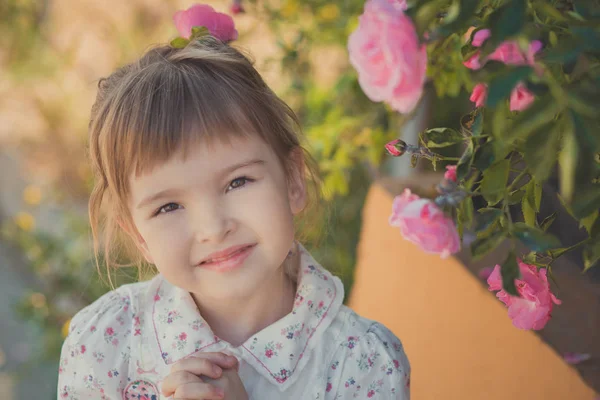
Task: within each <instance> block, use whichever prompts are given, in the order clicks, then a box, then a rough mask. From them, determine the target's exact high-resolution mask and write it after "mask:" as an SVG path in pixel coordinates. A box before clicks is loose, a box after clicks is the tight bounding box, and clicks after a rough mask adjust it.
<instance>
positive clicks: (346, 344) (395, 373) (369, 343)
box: [326, 306, 411, 400]
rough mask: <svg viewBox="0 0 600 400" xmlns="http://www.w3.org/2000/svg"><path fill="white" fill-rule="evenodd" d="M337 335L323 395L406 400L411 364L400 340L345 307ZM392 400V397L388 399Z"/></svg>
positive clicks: (378, 323) (380, 324) (379, 324)
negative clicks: (381, 396)
mask: <svg viewBox="0 0 600 400" xmlns="http://www.w3.org/2000/svg"><path fill="white" fill-rule="evenodd" d="M337 323H338V324H339V327H340V329H339V334H338V338H337V341H336V344H335V350H334V352H333V356H332V358H331V360H330V362H329V364H328V374H327V384H326V385H327V386H326V392H327V393H328V394H331V393H330V392H332V391H333V392H334V393H335V397H332V398H345V397H347V396H348V395H349V394H350V393H352V396H355V395H361V396H362V394H363V393H364V395H365V396H366V397H372V396H374V395H375V394H383V395H384V398H394V399H403V400H405V399H408V398H409V391H410V390H409V386H410V372H411V370H410V363H409V360H408V357H407V355H406V352H405V350H404V346H403V345H402V342H401V341H400V339H399V338H398V337H397V336H396V335H395V334H394V333H393V332H392V331H391V330H390V329H388V328H387V327H386V326H385V325H383V324H382V323H380V322H377V321H373V320H370V319H367V318H364V317H361V316H360V315H358V314H356V313H355V312H354V311H353V310H351V309H350V308H348V307H346V306H344V307H343V308H342V309H341V310H340V313H339V318H338V321H337ZM389 396H391V397H389Z"/></svg>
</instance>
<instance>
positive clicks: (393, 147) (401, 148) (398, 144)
mask: <svg viewBox="0 0 600 400" xmlns="http://www.w3.org/2000/svg"><path fill="white" fill-rule="evenodd" d="M385 149H386V150H387V152H388V153H389V154H390V155H392V156H394V157H399V156H401V155H402V154H404V152H405V151H406V143H405V142H404V141H402V140H400V139H396V140H392V141H391V142H389V143H387V144H386V145H385Z"/></svg>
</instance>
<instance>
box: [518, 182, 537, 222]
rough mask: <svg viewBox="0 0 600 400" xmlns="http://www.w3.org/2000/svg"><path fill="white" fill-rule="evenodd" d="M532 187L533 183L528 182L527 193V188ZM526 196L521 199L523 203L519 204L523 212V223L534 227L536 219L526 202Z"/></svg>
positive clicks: (528, 203) (531, 208) (533, 211)
mask: <svg viewBox="0 0 600 400" xmlns="http://www.w3.org/2000/svg"><path fill="white" fill-rule="evenodd" d="M531 186H533V182H529V183H528V184H527V191H529V187H531ZM527 197H528V196H527V195H525V197H523V201H522V202H521V210H522V211H523V219H524V220H525V223H526V224H527V225H529V226H535V223H536V218H535V214H536V212H535V210H534V209H533V207H531V204H530V202H529V201H528V200H527Z"/></svg>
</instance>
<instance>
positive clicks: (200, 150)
mask: <svg viewBox="0 0 600 400" xmlns="http://www.w3.org/2000/svg"><path fill="white" fill-rule="evenodd" d="M253 159H261V160H263V161H265V163H266V164H267V165H269V167H270V168H274V167H276V165H273V164H278V163H277V162H276V161H277V160H276V156H275V154H274V152H273V151H272V150H271V148H270V146H268V145H267V144H266V143H265V142H264V141H263V140H262V139H261V138H259V137H256V135H249V136H241V135H239V136H235V135H229V136H227V139H223V140H211V141H206V140H202V141H196V142H192V143H190V144H189V145H188V146H182V148H181V149H178V151H176V152H175V153H173V154H172V155H171V157H170V158H169V159H167V160H166V161H162V162H157V163H155V165H153V166H152V167H151V168H147V169H146V170H145V171H142V172H140V171H138V172H137V173H136V170H135V169H134V170H133V172H132V173H131V174H130V176H129V184H130V189H131V194H132V197H137V196H139V193H138V192H139V191H140V190H141V191H145V188H146V187H150V188H153V189H156V186H157V185H165V184H169V183H175V182H181V181H193V182H199V181H201V180H207V179H211V178H212V177H213V176H214V175H215V174H218V173H220V172H222V171H223V170H226V169H227V168H228V167H229V166H232V165H235V164H239V163H241V162H246V161H251V160H253Z"/></svg>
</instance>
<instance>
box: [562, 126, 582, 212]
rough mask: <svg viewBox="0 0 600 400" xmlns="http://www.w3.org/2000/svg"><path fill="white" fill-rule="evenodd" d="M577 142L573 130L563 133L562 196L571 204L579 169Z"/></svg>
mask: <svg viewBox="0 0 600 400" xmlns="http://www.w3.org/2000/svg"><path fill="white" fill-rule="evenodd" d="M577 153H578V149H577V141H576V140H575V136H574V134H573V131H572V130H570V131H569V130H567V131H565V132H563V139H562V149H561V151H560V153H559V155H558V164H559V166H560V172H559V180H560V195H561V196H562V198H563V199H565V201H567V202H569V203H570V202H571V199H572V198H573V191H574V190H575V169H576V167H577Z"/></svg>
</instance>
